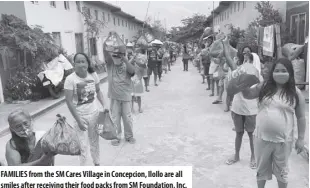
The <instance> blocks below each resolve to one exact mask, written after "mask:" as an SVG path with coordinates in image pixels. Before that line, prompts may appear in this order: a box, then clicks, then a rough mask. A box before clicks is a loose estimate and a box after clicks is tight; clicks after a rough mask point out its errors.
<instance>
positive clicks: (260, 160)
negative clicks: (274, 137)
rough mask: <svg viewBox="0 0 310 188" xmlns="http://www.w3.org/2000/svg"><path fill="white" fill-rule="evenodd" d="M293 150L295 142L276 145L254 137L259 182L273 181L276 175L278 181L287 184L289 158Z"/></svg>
mask: <svg viewBox="0 0 310 188" xmlns="http://www.w3.org/2000/svg"><path fill="white" fill-rule="evenodd" d="M292 148H293V142H283V143H274V142H268V141H265V140H262V139H260V138H256V137H254V153H255V158H256V159H255V160H256V164H257V173H256V179H257V181H260V180H271V179H272V174H274V175H275V176H276V178H277V180H278V181H280V182H283V183H287V180H288V171H289V169H288V158H289V156H290V154H291V152H292Z"/></svg>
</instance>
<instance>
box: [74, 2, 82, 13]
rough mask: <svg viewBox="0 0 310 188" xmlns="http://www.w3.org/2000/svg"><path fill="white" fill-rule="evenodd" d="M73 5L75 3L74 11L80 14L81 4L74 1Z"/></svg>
mask: <svg viewBox="0 0 310 188" xmlns="http://www.w3.org/2000/svg"><path fill="white" fill-rule="evenodd" d="M75 3H76V10H77V11H78V12H81V2H80V1H76V2H75Z"/></svg>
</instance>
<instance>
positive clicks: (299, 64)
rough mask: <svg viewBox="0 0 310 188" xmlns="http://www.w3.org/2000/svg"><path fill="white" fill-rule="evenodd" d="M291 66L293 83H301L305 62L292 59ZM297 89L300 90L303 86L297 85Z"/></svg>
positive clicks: (304, 74)
mask: <svg viewBox="0 0 310 188" xmlns="http://www.w3.org/2000/svg"><path fill="white" fill-rule="evenodd" d="M292 65H293V69H294V78H295V83H297V84H298V83H303V82H304V81H305V76H306V70H305V61H304V60H303V59H294V60H293V61H292ZM297 87H298V88H299V89H302V88H303V87H304V86H302V85H298V86H297Z"/></svg>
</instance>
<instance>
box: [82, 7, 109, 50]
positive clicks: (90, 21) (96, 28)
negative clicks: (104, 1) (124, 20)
mask: <svg viewBox="0 0 310 188" xmlns="http://www.w3.org/2000/svg"><path fill="white" fill-rule="evenodd" d="M81 14H82V15H83V17H84V25H85V26H86V33H87V35H86V38H87V47H88V55H89V56H90V55H91V51H90V40H91V39H93V38H96V39H98V38H99V37H100V34H101V33H102V32H103V29H104V28H105V27H106V22H104V21H101V20H96V19H94V18H93V16H92V15H91V14H90V11H89V8H87V7H83V8H82V12H81Z"/></svg>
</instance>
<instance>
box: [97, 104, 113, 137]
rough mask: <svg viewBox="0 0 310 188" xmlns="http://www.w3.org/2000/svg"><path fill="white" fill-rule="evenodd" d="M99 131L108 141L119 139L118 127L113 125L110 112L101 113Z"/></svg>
mask: <svg viewBox="0 0 310 188" xmlns="http://www.w3.org/2000/svg"><path fill="white" fill-rule="evenodd" d="M97 131H98V134H99V135H100V136H101V137H102V138H104V139H106V140H114V139H117V127H116V125H115V124H114V123H113V121H112V119H111V116H110V114H109V111H108V110H106V111H104V112H100V113H99V119H98V127H97Z"/></svg>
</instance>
